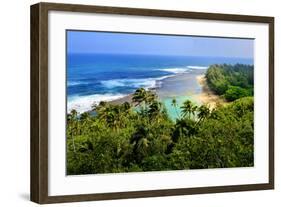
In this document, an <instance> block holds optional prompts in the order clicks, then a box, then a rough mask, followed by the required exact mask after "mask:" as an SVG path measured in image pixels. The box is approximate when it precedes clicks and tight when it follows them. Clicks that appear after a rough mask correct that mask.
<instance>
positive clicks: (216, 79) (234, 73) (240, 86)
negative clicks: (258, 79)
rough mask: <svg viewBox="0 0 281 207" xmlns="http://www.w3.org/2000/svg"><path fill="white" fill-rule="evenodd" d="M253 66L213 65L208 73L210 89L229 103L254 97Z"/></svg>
mask: <svg viewBox="0 0 281 207" xmlns="http://www.w3.org/2000/svg"><path fill="white" fill-rule="evenodd" d="M253 69H254V68H253V66H251V65H242V64H236V65H226V64H223V65H212V66H210V67H209V68H208V70H207V72H206V78H207V83H208V85H209V87H210V88H211V89H212V90H213V91H214V92H215V93H217V94H218V95H224V98H225V99H226V100H228V101H234V100H236V99H239V98H242V97H246V96H252V95H253V83H254V80H253V73H254V72H253V71H254V70H253Z"/></svg>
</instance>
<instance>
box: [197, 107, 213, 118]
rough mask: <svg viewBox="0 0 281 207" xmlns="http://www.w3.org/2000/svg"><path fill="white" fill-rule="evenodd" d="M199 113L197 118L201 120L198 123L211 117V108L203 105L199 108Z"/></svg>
mask: <svg viewBox="0 0 281 207" xmlns="http://www.w3.org/2000/svg"><path fill="white" fill-rule="evenodd" d="M197 111H198V114H197V116H198V118H199V121H198V122H200V121H202V120H204V119H205V118H207V117H208V116H209V115H210V109H209V107H208V106H206V105H201V106H200V107H199V108H198V110H197Z"/></svg>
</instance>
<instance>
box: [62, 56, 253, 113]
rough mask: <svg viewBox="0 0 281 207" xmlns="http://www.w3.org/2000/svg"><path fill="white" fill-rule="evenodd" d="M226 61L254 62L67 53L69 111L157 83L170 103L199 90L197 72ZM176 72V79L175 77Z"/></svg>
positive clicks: (85, 108) (248, 61)
mask: <svg viewBox="0 0 281 207" xmlns="http://www.w3.org/2000/svg"><path fill="white" fill-rule="evenodd" d="M223 63H226V64H236V63H241V64H253V60H252V59H243V58H226V57H191V56H189V57H187V56H157V55H131V54H130V55H128V54H118V55H117V54H67V84H66V85H67V111H68V112H70V111H71V110H72V109H76V110H77V111H78V112H79V113H82V112H85V111H89V110H90V109H91V106H92V105H93V104H94V103H95V104H97V103H99V102H100V101H112V100H115V99H119V98H122V97H124V96H126V95H128V94H131V93H133V92H134V91H135V90H136V89H137V88H140V87H143V88H146V89H148V88H156V87H157V88H158V89H159V90H158V93H159V94H158V95H159V97H160V99H161V100H163V102H164V103H165V105H166V106H168V105H169V104H170V101H171V99H172V98H174V97H176V98H178V100H182V99H184V97H188V96H189V93H188V92H189V91H191V92H192V93H200V91H201V88H200V85H199V84H198V83H197V81H196V79H195V78H194V77H195V75H198V74H204V72H205V71H206V69H207V68H208V66H209V65H211V64H223ZM176 76H177V79H176V80H175V79H173V77H176ZM183 77H185V78H183ZM187 80H188V81H187ZM183 81H185V82H183ZM183 83H184V84H183ZM168 111H169V110H168Z"/></svg>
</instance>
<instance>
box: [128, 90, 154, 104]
mask: <svg viewBox="0 0 281 207" xmlns="http://www.w3.org/2000/svg"><path fill="white" fill-rule="evenodd" d="M156 98H157V97H156V94H155V93H153V92H152V91H146V90H145V89H144V88H138V89H137V90H136V91H135V93H134V94H133V98H132V100H133V102H135V103H136V105H140V104H141V103H144V104H145V105H146V104H151V103H153V102H154V101H155V100H156Z"/></svg>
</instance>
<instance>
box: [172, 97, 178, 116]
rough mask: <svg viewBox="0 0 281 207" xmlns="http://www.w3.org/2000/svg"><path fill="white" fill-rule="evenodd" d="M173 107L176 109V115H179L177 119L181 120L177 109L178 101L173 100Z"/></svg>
mask: <svg viewBox="0 0 281 207" xmlns="http://www.w3.org/2000/svg"><path fill="white" fill-rule="evenodd" d="M171 105H172V106H173V107H174V109H175V112H176V115H177V117H178V118H179V113H178V110H177V107H178V104H177V99H175V98H173V99H172V104H171Z"/></svg>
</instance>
